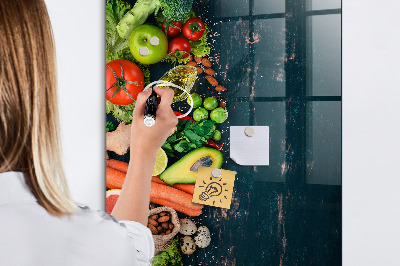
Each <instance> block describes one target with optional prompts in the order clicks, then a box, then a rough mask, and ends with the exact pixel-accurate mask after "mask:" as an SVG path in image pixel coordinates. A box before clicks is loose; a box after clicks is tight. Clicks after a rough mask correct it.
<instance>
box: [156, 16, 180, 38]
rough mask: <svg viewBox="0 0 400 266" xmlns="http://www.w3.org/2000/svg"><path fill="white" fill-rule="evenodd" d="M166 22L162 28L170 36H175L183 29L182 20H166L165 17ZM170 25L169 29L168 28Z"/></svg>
mask: <svg viewBox="0 0 400 266" xmlns="http://www.w3.org/2000/svg"><path fill="white" fill-rule="evenodd" d="M163 22H164V23H163V24H162V25H161V29H162V30H163V32H164V33H165V34H166V35H167V36H168V37H175V36H176V35H178V34H179V33H180V32H181V30H182V25H183V23H182V21H175V20H172V21H171V20H168V21H167V20H166V19H164V21H163ZM167 26H168V30H166V28H167Z"/></svg>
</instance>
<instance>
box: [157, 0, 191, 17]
mask: <svg viewBox="0 0 400 266" xmlns="http://www.w3.org/2000/svg"><path fill="white" fill-rule="evenodd" d="M160 3H161V7H162V9H163V10H162V13H163V15H164V16H165V17H166V18H167V19H169V20H177V21H181V20H183V19H184V18H185V17H186V16H187V15H188V14H189V12H190V10H192V4H193V0H160Z"/></svg>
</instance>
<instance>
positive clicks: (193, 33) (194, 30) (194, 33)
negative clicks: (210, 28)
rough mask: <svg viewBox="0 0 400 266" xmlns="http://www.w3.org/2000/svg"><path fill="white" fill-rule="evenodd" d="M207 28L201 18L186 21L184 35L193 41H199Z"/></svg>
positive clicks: (183, 29)
mask: <svg viewBox="0 0 400 266" xmlns="http://www.w3.org/2000/svg"><path fill="white" fill-rule="evenodd" d="M205 28H206V27H205V26H204V23H203V21H201V19H199V18H190V19H188V20H186V22H185V24H184V25H183V28H182V33H183V35H185V37H186V38H188V39H189V40H191V41H197V40H198V39H200V38H201V36H203V34H204V30H205Z"/></svg>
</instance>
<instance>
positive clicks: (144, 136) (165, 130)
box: [131, 87, 178, 158]
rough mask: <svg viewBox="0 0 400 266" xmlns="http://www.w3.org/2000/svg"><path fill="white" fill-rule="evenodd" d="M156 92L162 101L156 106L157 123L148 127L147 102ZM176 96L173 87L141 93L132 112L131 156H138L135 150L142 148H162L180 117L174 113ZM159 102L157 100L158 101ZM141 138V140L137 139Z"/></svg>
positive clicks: (150, 149) (156, 88)
mask: <svg viewBox="0 0 400 266" xmlns="http://www.w3.org/2000/svg"><path fill="white" fill-rule="evenodd" d="M153 92H155V93H156V94H157V95H159V96H160V98H161V100H160V103H159V104H158V105H157V108H156V117H157V119H156V120H155V124H154V125H153V126H151V127H148V126H146V125H145V124H144V121H143V120H144V114H145V109H146V102H147V99H148V98H149V97H150V95H152V94H153ZM173 97H174V91H173V90H172V89H164V88H163V89H160V88H158V87H153V89H148V90H145V91H142V92H141V93H139V95H138V98H137V101H136V105H135V109H134V111H133V114H132V116H133V117H132V127H131V158H132V156H136V155H134V154H137V152H132V151H133V150H136V151H137V150H138V149H142V150H145V151H146V152H149V151H151V152H154V153H157V151H158V150H159V149H160V148H161V146H162V145H163V144H164V143H165V141H166V139H167V138H168V136H169V135H170V133H171V131H172V130H173V129H174V128H175V126H176V125H177V124H178V118H177V117H176V115H175V114H174V112H173V110H172V108H171V104H172V99H173ZM156 102H157V101H156ZM139 139H140V140H141V141H140V142H139V141H137V140H139Z"/></svg>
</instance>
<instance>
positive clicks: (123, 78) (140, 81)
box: [106, 59, 144, 105]
mask: <svg viewBox="0 0 400 266" xmlns="http://www.w3.org/2000/svg"><path fill="white" fill-rule="evenodd" d="M143 88H144V77H143V73H142V70H140V68H139V67H138V66H137V65H136V64H135V63H133V62H131V61H128V60H123V59H116V60H113V61H111V62H109V63H108V64H107V65H106V99H107V100H108V101H110V102H111V103H113V104H117V105H127V104H131V103H133V102H135V101H136V99H137V96H138V94H139V93H140V92H141V91H143Z"/></svg>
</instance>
